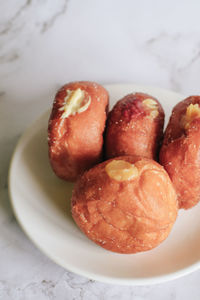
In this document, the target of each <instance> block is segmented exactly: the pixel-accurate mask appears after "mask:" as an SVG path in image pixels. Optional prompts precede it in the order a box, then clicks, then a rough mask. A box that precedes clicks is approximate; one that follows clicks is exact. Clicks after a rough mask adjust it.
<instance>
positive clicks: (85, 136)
mask: <svg viewBox="0 0 200 300" xmlns="http://www.w3.org/2000/svg"><path fill="white" fill-rule="evenodd" d="M78 88H80V89H82V90H84V91H85V95H86V97H90V99H91V103H90V105H89V107H88V109H87V110H86V111H84V112H82V113H79V114H75V115H70V116H69V117H67V118H64V119H63V118H62V117H61V116H62V113H63V111H61V110H60V109H61V107H63V102H64V98H65V97H66V95H67V92H66V91H67V90H76V89H78ZM108 100H109V99H108V93H107V91H106V90H105V89H104V88H103V87H102V86H100V85H99V84H97V83H94V82H87V81H80V82H72V83H69V84H66V85H64V86H63V87H62V88H61V89H60V90H59V91H58V92H57V94H56V96H55V100H54V103H53V109H52V112H51V116H50V119H49V126H48V145H49V158H50V162H51V166H52V168H53V170H54V172H55V173H56V175H57V176H59V177H60V178H62V179H65V180H70V181H74V180H75V179H76V178H77V176H78V175H79V174H81V173H82V172H83V171H85V170H86V169H89V168H90V167H92V166H93V165H94V164H96V163H98V162H100V161H101V159H102V146H103V132H104V128H105V121H106V114H107V109H108Z"/></svg>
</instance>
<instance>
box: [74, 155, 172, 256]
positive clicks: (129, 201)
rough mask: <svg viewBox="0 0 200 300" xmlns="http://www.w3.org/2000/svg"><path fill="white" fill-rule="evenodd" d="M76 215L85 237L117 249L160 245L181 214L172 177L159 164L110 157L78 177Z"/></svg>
mask: <svg viewBox="0 0 200 300" xmlns="http://www.w3.org/2000/svg"><path fill="white" fill-rule="evenodd" d="M71 207H72V216H73V218H74V220H75V222H76V224H77V225H78V226H79V228H80V229H81V230H82V232H84V233H85V234H86V236H87V237H88V238H89V239H91V240H92V241H94V242H95V243H96V244H98V245H100V246H101V247H103V248H105V249H107V250H111V251H114V252H118V253H136V252H141V251H147V250H150V249H152V248H154V247H156V246H158V245H159V244H160V243H161V242H162V241H163V240H165V239H166V237H167V236H168V234H169V233H170V231H171V229H172V226H173V224H174V222H175V220H176V216H177V201H176V193H175V191H174V188H173V185H172V183H171V180H170V178H169V176H168V174H167V172H166V171H165V170H164V168H163V167H162V166H160V165H159V164H158V163H157V162H155V161H153V160H151V159H146V158H141V157H133V156H121V157H117V158H114V159H110V160H108V161H105V162H103V163H101V164H99V165H96V166H95V167H93V168H92V169H90V170H89V171H86V172H85V173H84V174H83V175H82V176H80V178H79V179H78V181H77V183H76V185H75V188H74V191H73V195H72V201H71Z"/></svg>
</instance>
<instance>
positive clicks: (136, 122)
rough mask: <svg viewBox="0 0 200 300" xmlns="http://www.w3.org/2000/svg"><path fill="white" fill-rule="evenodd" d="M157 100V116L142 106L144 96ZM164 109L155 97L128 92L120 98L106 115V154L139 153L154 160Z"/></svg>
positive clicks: (108, 155) (161, 130) (109, 155)
mask: <svg viewBox="0 0 200 300" xmlns="http://www.w3.org/2000/svg"><path fill="white" fill-rule="evenodd" d="M149 98H150V99H153V100H154V101H155V103H157V112H156V116H155V117H152V116H151V113H152V110H151V109H150V108H148V107H147V106H145V105H143V103H142V102H143V101H144V100H145V99H149ZM163 124H164V111H163V108H162V106H161V105H160V103H159V102H158V100H157V99H155V98H154V97H152V96H150V95H147V94H143V93H136V94H129V95H127V96H125V97H124V98H123V99H121V100H119V101H118V102H117V103H116V105H115V106H114V108H113V109H112V111H111V112H110V113H109V115H108V121H107V128H106V157H107V158H112V157H116V156H119V155H141V156H143V157H147V158H153V159H157V155H158V149H159V146H160V142H161V139H162V135H163Z"/></svg>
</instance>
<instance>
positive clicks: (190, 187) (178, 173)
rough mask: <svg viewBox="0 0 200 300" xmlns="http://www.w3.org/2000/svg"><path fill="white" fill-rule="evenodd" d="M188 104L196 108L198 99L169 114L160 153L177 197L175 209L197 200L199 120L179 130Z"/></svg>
mask: <svg viewBox="0 0 200 300" xmlns="http://www.w3.org/2000/svg"><path fill="white" fill-rule="evenodd" d="M190 104H199V105H200V96H191V97H188V98H187V99H185V100H184V101H181V102H179V103H178V104H177V105H176V106H175V107H174V109H173V110H172V115H171V118H170V121H169V123H168V125H167V128H166V131H165V135H164V141H163V145H162V148H161V151H160V163H161V164H162V165H163V166H164V167H165V169H166V170H167V172H168V174H169V176H170V178H171V180H172V182H173V184H174V187H175V190H176V192H177V196H178V202H179V208H184V209H188V208H191V207H192V206H194V205H196V204H197V203H198V202H199V200H200V118H196V119H194V120H193V121H192V122H191V123H190V126H189V127H188V128H187V129H185V128H183V126H182V125H181V124H182V122H181V121H182V118H183V116H184V115H185V114H186V110H187V107H188V106H189V105H190Z"/></svg>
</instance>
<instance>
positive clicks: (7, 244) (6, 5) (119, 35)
mask: <svg viewBox="0 0 200 300" xmlns="http://www.w3.org/2000/svg"><path fill="white" fill-rule="evenodd" d="M199 11H200V2H199V1H198V0H196V1H195V0H192V1H183V0H182V1H181V0H180V1H173V0H168V1H153V0H148V1H147V0H146V1H145V0H140V1H133V0H129V1H128V0H125V1H118V0H107V1H106V0H101V1H97V0H85V1H81V0H69V1H65V0H57V1H50V0H43V1H42V0H32V1H31V0H16V1H11V0H7V1H3V0H1V1H0V12H1V18H0V64H1V66H0V166H1V167H0V299H3V300H7V299H15V300H21V299H26V300H29V299H31V300H32V299H38V300H43V299H45V300H46V299H77V300H79V299H87V300H90V299H91V300H95V299H106V300H107V299H119V300H122V299H124V300H129V299H136V300H140V299H148V300H151V299H153V300H158V299H161V297H162V300H165V299H171V300H175V299H176V300H177V299H178V300H179V299H180V300H186V299H189V298H192V299H193V300H196V299H198V300H199V299H200V288H199V284H200V271H198V272H195V273H193V274H191V275H189V276H186V277H183V278H181V279H178V280H174V281H172V282H168V283H164V284H159V285H154V286H143V287H128V286H127V287H121V286H114V285H107V284H103V283H98V282H94V281H92V280H88V279H86V278H83V277H79V276H77V275H75V274H72V273H70V272H67V271H66V270H64V269H63V268H61V267H59V266H57V265H55V264H54V263H53V262H51V261H50V260H49V259H48V258H46V257H45V256H44V255H43V254H42V253H41V252H40V251H39V250H37V249H36V248H35V247H34V246H33V244H32V243H31V242H30V241H29V240H28V239H27V237H26V236H25V235H24V233H23V232H22V231H21V229H20V228H19V226H18V224H17V223H16V220H15V218H14V216H13V212H12V210H11V207H10V203H9V199H8V189H7V173H8V166H9V161H10V157H11V154H12V151H13V149H14V146H15V145H16V142H17V140H18V138H19V136H20V135H21V134H22V132H23V131H24V130H25V128H26V127H27V126H28V125H29V124H30V123H31V122H32V121H33V120H34V119H35V118H37V117H38V116H39V115H40V114H41V113H43V112H44V111H45V110H47V109H48V108H49V107H50V106H51V104H52V101H53V97H54V94H55V91H56V89H57V88H59V87H60V86H61V85H63V84H64V83H66V82H68V81H72V80H94V81H97V82H99V83H102V84H104V83H137V84H146V85H154V86H158V87H164V88H168V89H172V90H174V91H177V92H180V93H182V94H183V95H185V96H187V95H191V94H200V19H199Z"/></svg>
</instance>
